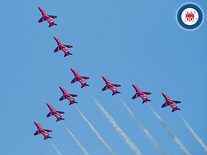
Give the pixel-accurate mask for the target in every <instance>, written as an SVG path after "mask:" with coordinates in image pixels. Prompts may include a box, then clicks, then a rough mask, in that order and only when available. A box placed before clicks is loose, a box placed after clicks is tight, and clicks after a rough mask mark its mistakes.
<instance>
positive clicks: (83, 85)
mask: <svg viewBox="0 0 207 155" xmlns="http://www.w3.org/2000/svg"><path fill="white" fill-rule="evenodd" d="M85 86H90V85H88V84H86V83H84V84H82V85H81V88H83V87H85Z"/></svg>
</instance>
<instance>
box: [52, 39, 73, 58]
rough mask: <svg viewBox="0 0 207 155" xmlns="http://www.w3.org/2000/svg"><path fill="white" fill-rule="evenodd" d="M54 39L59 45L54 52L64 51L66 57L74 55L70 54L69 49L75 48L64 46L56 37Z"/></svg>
mask: <svg viewBox="0 0 207 155" xmlns="http://www.w3.org/2000/svg"><path fill="white" fill-rule="evenodd" d="M54 39H55V40H56V42H57V44H58V46H57V47H56V49H55V50H54V52H58V51H59V50H62V51H63V52H64V53H65V55H64V57H66V56H68V55H73V54H72V53H69V50H68V49H67V48H72V47H73V46H72V45H64V44H63V43H62V42H61V41H60V40H59V39H58V38H56V37H54Z"/></svg>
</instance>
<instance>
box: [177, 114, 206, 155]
mask: <svg viewBox="0 0 207 155" xmlns="http://www.w3.org/2000/svg"><path fill="white" fill-rule="evenodd" d="M180 117H181V119H182V120H183V122H184V123H185V125H186V126H187V128H188V129H189V130H190V132H191V133H192V134H193V136H194V137H195V139H196V140H197V141H198V143H199V144H200V145H201V147H202V148H203V149H204V151H205V152H206V153H207V147H206V146H205V144H204V143H203V142H202V140H201V139H200V138H199V137H198V135H196V133H195V132H194V131H193V129H192V128H191V127H190V126H189V125H188V123H187V122H186V121H185V120H184V118H183V117H182V116H181V115H180Z"/></svg>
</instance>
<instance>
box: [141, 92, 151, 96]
mask: <svg viewBox="0 0 207 155" xmlns="http://www.w3.org/2000/svg"><path fill="white" fill-rule="evenodd" d="M142 93H143V94H145V95H150V94H151V93H150V92H142Z"/></svg>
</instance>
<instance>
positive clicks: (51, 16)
mask: <svg viewBox="0 0 207 155" xmlns="http://www.w3.org/2000/svg"><path fill="white" fill-rule="evenodd" d="M48 16H49V17H50V18H57V16H54V15H48Z"/></svg>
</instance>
